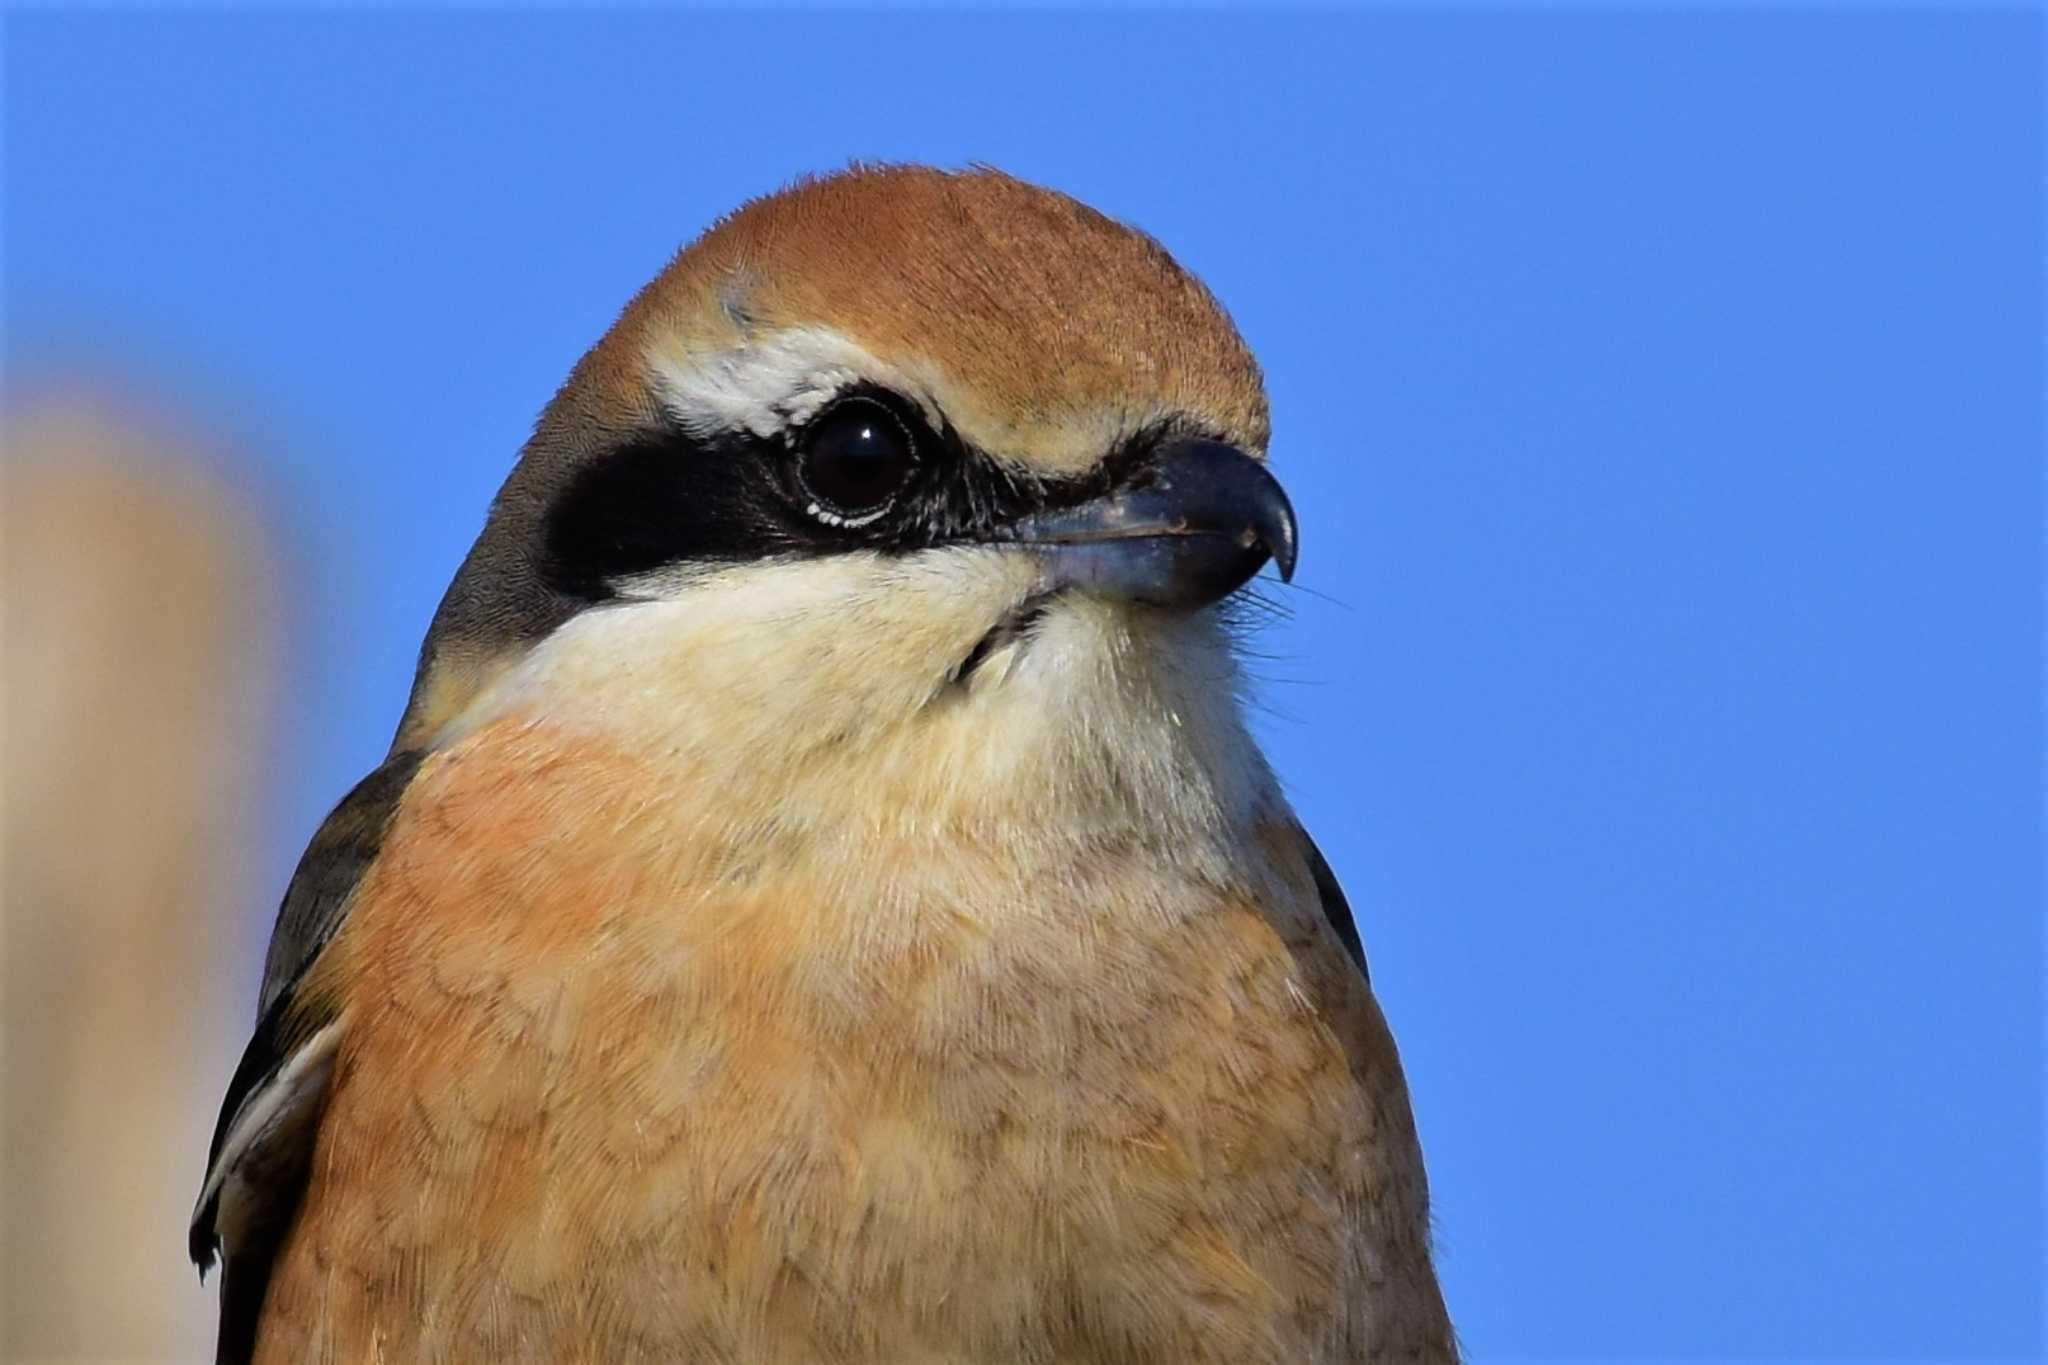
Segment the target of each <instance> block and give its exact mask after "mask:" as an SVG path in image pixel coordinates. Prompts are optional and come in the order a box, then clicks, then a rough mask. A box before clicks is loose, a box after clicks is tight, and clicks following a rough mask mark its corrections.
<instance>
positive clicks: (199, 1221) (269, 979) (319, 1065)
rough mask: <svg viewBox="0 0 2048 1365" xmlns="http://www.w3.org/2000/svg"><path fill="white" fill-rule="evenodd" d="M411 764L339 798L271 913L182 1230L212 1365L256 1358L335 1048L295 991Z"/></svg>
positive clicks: (313, 1009) (328, 1020)
mask: <svg viewBox="0 0 2048 1365" xmlns="http://www.w3.org/2000/svg"><path fill="white" fill-rule="evenodd" d="M421 757H422V755H421V754H419V753H417V752H408V753H403V754H396V755H393V756H392V757H391V758H389V759H387V760H386V761H385V762H384V763H383V765H382V766H380V767H379V768H378V769H377V770H376V771H375V772H373V773H371V774H370V775H369V776H368V777H366V778H364V779H363V780H362V781H361V782H359V783H357V784H356V786H355V789H354V790H353V791H351V792H350V793H349V794H348V795H347V796H345V797H343V798H342V801H341V804H340V805H338V806H336V807H335V808H334V811H333V813H332V814H330V815H329V816H328V817H327V819H326V820H325V821H324V822H323V823H322V824H321V826H320V829H319V830H318V832H316V833H315V834H314V836H313V841H312V843H311V844H310V845H308V846H307V849H306V852H305V854H304V856H303V857H301V858H300V860H299V866H298V870H297V871H296V872H294V873H293V874H292V880H291V885H290V886H289V887H288V888H287V889H286V891H285V896H284V904H283V905H282V906H281V907H280V908H279V910H278V916H277V927H276V929H275V930H273V931H272V934H271V939H270V951H269V953H268V955H267V957H266V959H265V962H264V971H263V989H262V994H261V1004H260V1007H259V1010H258V1019H257V1024H256V1031H255V1033H254V1035H253V1036H252V1037H251V1038H250V1039H249V1045H248V1047H247V1048H246V1049H244V1051H243V1053H242V1060H241V1063H240V1064H239V1065H238V1066H237V1067H236V1068H235V1074H234V1077H233V1079H231V1080H230V1081H229V1082H228V1090H227V1095H226V1097H225V1098H224V1099H223V1100H222V1102H221V1109H220V1119H219V1121H218V1122H217V1123H216V1125H215V1127H214V1130H213V1142H212V1145H211V1147H210V1148H209V1149H208V1151H207V1157H206V1167H207V1169H206V1178H205V1180H204V1182H203V1183H202V1184H201V1186H200V1191H199V1200H198V1203H197V1205H196V1207H195V1208H194V1209H193V1211H192V1224H191V1228H190V1232H189V1242H188V1246H189V1249H190V1251H191V1255H192V1260H193V1263H194V1264H195V1265H197V1266H198V1267H199V1272H200V1274H201V1275H204V1274H205V1273H206V1272H207V1270H209V1269H211V1268H212V1266H213V1263H214V1259H215V1257H216V1256H218V1257H219V1258H220V1259H221V1261H222V1262H223V1265H222V1271H221V1325H220V1339H219V1344H218V1346H217V1347H216V1354H215V1359H216V1360H217V1361H218V1362H220V1365H243V1363H245V1362H247V1361H249V1360H250V1359H251V1358H252V1357H253V1355H254V1353H255V1346H256V1326H257V1321H258V1318H259V1317H260V1316H261V1314H262V1310H263V1296H264V1294H265V1293H266V1291H267V1290H268V1288H269V1284H270V1267H271V1261H272V1259H273V1258H274V1257H275V1255H276V1253H277V1248H278V1246H279V1244H280V1243H281V1242H282V1241H283V1238H284V1235H285V1233H286V1232H287V1231H289V1230H290V1227H291V1220H292V1216H293V1215H294V1214H295V1213H296V1212H297V1210H298V1205H299V1199H300V1196H301V1195H302V1194H303V1193H304V1191H305V1186H306V1175H307V1172H308V1170H309V1168H310V1164H311V1160H312V1153H313V1139H314V1135H315V1134H316V1133H317V1132H318V1130H319V1124H320V1115H321V1113H322V1112H323V1111H324V1109H325V1107H326V1100H327V1086H328V1080H329V1078H330V1076H331V1075H332V1072H333V1067H334V1057H335V1054H336V1052H337V1051H338V1049H339V1047H340V1043H341V1034H342V1027H341V1024H340V1022H339V1021H338V1020H337V1019H335V1018H334V1017H333V1015H332V1014H331V1013H329V1012H327V1011H328V1010H329V1009H330V1008H331V1007H329V1006H326V1005H323V1004H319V1003H316V1002H312V1001H309V1000H306V999H303V998H302V997H301V993H300V990H299V987H300V984H301V983H302V982H303V981H304V979H305V976H306V971H307V969H308V968H309V967H311V966H312V964H313V963H314V961H315V960H316V959H317V958H318V957H319V956H320V952H321V950H322V949H323V948H325V947H326V946H327V944H328V942H329V941H330V940H332V939H333V937H334V934H335V931H336V930H338V929H339V928H340V927H341V923H342V921H343V920H344V919H346V918H347V915H348V911H349V907H350V905H351V903H352V902H353V900H354V897H355V891H356V887H357V886H358V885H359V884H360V883H361V881H362V879H363V874H364V873H365V872H367V871H368V870H369V868H370V866H371V864H373V863H374V862H375V861H376V859H377V853H378V851H379V849H381V848H382V846H383V842H384V835H385V832H386V830H387V829H389V827H390V824H391V818H392V816H393V815H394V814H395V813H396V811H397V809H398V803H399V800H400V799H401V798H402V797H403V796H404V794H405V790H406V788H407V786H408V785H410V783H411V782H412V778H413V775H414V774H415V773H416V772H418V771H419V765H420V760H421Z"/></svg>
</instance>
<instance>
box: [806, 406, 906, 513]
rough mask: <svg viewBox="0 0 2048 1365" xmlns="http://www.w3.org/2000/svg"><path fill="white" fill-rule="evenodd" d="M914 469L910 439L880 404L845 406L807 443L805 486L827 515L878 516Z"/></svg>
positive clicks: (808, 436)
mask: <svg viewBox="0 0 2048 1365" xmlns="http://www.w3.org/2000/svg"><path fill="white" fill-rule="evenodd" d="M914 464H915V457H914V456H913V454H912V453H911V449H910V437H909V435H908V433H906V432H905V431H904V430H903V425H902V423H901V422H899V421H898V420H897V418H896V415H895V414H894V413H892V412H890V411H889V410H888V409H887V408H885V407H883V406H882V405H881V404H880V403H873V402H865V401H858V400H856V401H851V402H845V403H841V404H840V405H839V406H838V407H836V408H834V409H832V410H831V411H830V412H828V413H826V414H825V415H824V416H823V417H821V418H819V419H818V421H817V422H816V424H814V425H813V426H812V428H811V430H810V431H809V432H808V433H806V435H805V437H804V445H803V466H802V467H803V478H804V484H805V486H806V487H808V488H809V489H810V491H811V492H812V493H813V494H814V495H816V496H817V497H818V498H819V499H820V500H821V501H822V502H823V503H825V504H827V506H826V508H825V510H827V511H837V512H853V513H859V512H871V511H873V510H874V509H876V508H878V507H880V506H882V505H883V504H885V503H887V502H888V501H889V499H891V498H893V497H894V496H896V494H897V493H898V492H899V491H900V490H901V489H902V487H903V485H904V484H905V483H906V482H908V481H909V479H910V473H911V469H912V468H913V466H914Z"/></svg>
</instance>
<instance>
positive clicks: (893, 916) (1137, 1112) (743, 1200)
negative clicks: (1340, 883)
mask: <svg viewBox="0 0 2048 1365" xmlns="http://www.w3.org/2000/svg"><path fill="white" fill-rule="evenodd" d="M673 787H674V778H673V777H672V776H671V777H667V778H663V779H660V780H657V777H656V775H655V774H654V772H653V771H652V770H650V769H649V768H647V767H645V766H643V765H641V764H640V763H639V762H637V761H636V760H635V759H634V758H632V757H631V756H629V755H627V754H624V753H622V752H618V751H616V750H609V749H606V748H604V747H602V745H601V744H599V743H597V742H594V741H593V740H591V739H590V738H589V737H588V736H587V735H579V736H577V737H575V738H573V739H572V738H570V737H568V736H567V735H565V734H562V733H558V732H551V731H549V730H548V729H546V728H543V727H539V726H536V725H534V724H532V723H530V722H527V721H522V720H517V719H508V720H503V721H500V722H497V723H496V724H494V725H493V726H491V727H490V728H487V729H485V730H483V731H482V732H480V733H478V734H477V735H474V736H472V737H471V738H470V739H468V740H466V741H464V742H462V743H461V744H459V745H457V746H455V747H454V748H452V749H450V750H448V751H447V752H445V753H442V754H440V755H437V756H435V757H434V758H431V759H430V760H429V761H428V763H427V765H426V766H425V767H424V768H423V769H422V770H421V773H420V776H419V778H418V779H417V781H416V783H415V785H414V787H413V788H412V790H411V791H410V792H409V793H408V794H407V796H406V799H405V801H404V804H403V806H402V807H401V810H400V812H399V814H398V816H397V818H396V821H395V823H394V825H393V826H392V830H391V834H390V837H389V839H388V841H387V843H386V845H385V850H384V853H383V856H382V857H381V859H380V860H379V862H378V864H377V866H376V867H375V869H374V870H373V871H372V873H371V874H370V876H369V877H368V879H367V880H366V881H365V883H364V884H363V887H362V889H361V892H360V897H359V900H358V902H357V905H356V908H355V910H354V912H353V914H352V915H351V916H350V918H349V920H348V921H347V923H346V925H345V927H344V929H343V931H342V935H341V937H340V938H338V939H337V940H336V942H335V943H334V945H333V946H332V948H331V949H330V951H329V952H328V954H327V955H326V957H325V959H324V960H323V961H322V963H321V965H320V968H319V972H320V975H321V978H322V981H323V982H325V983H329V984H328V985H327V986H326V988H327V989H329V990H333V991H338V992H339V1002H340V1006H341V1008H342V1009H343V1011H344V1012H345V1017H346V1020H347V1024H346V1040H345V1042H344V1045H343V1051H342V1054H341V1058H340V1061H339V1064H338V1069H337V1073H336V1078H335V1085H334V1091H333V1096H332V1100H331V1103H330V1107H329V1109H328V1112H327V1115H326V1119H325V1122H324V1124H323V1126H322V1129H321V1132H320V1136H319V1145H318V1150H317V1154H316V1157H315V1161H314V1169H313V1175H312V1180H311V1183H310V1187H309V1189H308V1192H307V1195H306V1200H305V1203H304V1205H303V1207H302V1210H301V1214H300V1217H299V1220H298V1222H297V1224H296V1226H295V1228H294V1230H293V1233H292V1235H291V1237H290V1239H289V1241H288V1242H287V1244H286V1246H285V1248H284V1249H283V1251H282V1252H281V1253H280V1256H279V1259H278V1264H277V1269H276V1274H275V1278H274V1280H273V1282H272V1286H271V1292H270V1297H269V1300H268V1303H267V1307H266V1310H265V1318H266V1326H265V1332H264V1335H263V1337H262V1342H263V1345H262V1349H261V1352H260V1357H259V1358H260V1359H262V1360H264V1361H271V1362H285V1361H292V1362H296V1361H313V1360H330V1359H332V1360H349V1361H354V1360H369V1359H379V1358H382V1359H403V1360H411V1359H464V1360H549V1361H555V1360H561V1361H569V1360H583V1361H606V1362H610V1361H629V1360H655V1359H660V1360H682V1361H689V1360H717V1361H798V1360H818V1361H872V1362H899V1361H904V1362H907V1361H926V1360H929V1361H938V1360H946V1361H967V1360H992V1361H993V1360H1001V1361H1022V1360H1030V1361H1053V1360H1064V1361H1161V1362H1165V1361H1210V1360H1214V1361H1223V1360H1229V1361H1262V1360H1270V1361H1282V1360H1287V1361H1295V1360H1308V1359H1318V1358H1331V1359H1356V1358H1362V1357H1365V1356H1367V1355H1371V1356H1372V1357H1373V1358H1375V1359H1380V1358H1384V1359H1402V1360H1405V1359H1429V1360H1436V1359H1447V1358H1448V1352H1449V1349H1450V1347H1449V1338H1448V1328H1444V1327H1441V1324H1442V1312H1441V1306H1440V1305H1435V1306H1434V1307H1433V1309H1432V1307H1431V1305H1432V1304H1433V1303H1434V1300H1435V1296H1436V1290H1435V1287H1434V1282H1433V1280H1432V1278H1431V1276H1430V1272H1429V1269H1428V1265H1427V1259H1426V1257H1427V1250H1426V1231H1425V1229H1424V1227H1423V1225H1422V1224H1423V1217H1422V1213H1421V1209H1422V1203H1423V1194H1422V1183H1421V1167H1420V1162H1419V1159H1418V1157H1417V1155H1416V1152H1415V1146H1414V1138H1413V1134H1412V1132H1411V1131H1410V1128H1409V1119H1408V1116H1407V1115H1408V1109H1407V1098H1406V1095H1405V1094H1404V1093H1403V1091H1402V1086H1401V1081H1400V1077H1399V1071H1398V1064H1397V1062H1396V1060H1395V1057H1394V1053H1393V1045H1392V1042H1391V1040H1390V1039H1389V1038H1388V1036H1387V1034H1386V1030H1385V1026H1384V1024H1383V1023H1382V1022H1381V1019H1380V1016H1379V1012H1378V1010H1377V1008H1376V1007H1375V1006H1374V1004H1373V1003H1372V1000H1371V997H1370V994H1369V992H1368V991H1367V989H1366V987H1365V985H1364V983H1363V982H1361V981H1358V980H1357V979H1356V978H1355V975H1354V974H1353V973H1352V972H1351V969H1350V968H1349V966H1348V964H1346V963H1345V962H1344V961H1343V959H1342V957H1341V954H1340V953H1339V952H1338V950H1337V949H1336V948H1335V946H1334V943H1333V942H1332V941H1331V940H1330V939H1329V937H1328V931H1327V929H1326V928H1325V927H1324V926H1323V925H1322V924H1321V922H1320V920H1319V918H1318V912H1317V909H1316V901H1315V894H1314V890H1313V887H1312V885H1311V884H1310V882H1309V878H1308V874H1307V872H1306V870H1305V869H1304V868H1303V867H1302V865H1301V849H1300V845H1299V843H1298V842H1297V841H1296V839H1295V836H1293V835H1292V834H1291V833H1289V832H1287V831H1284V830H1282V829H1279V828H1277V827H1276V828H1272V829H1268V830H1266V831H1263V832H1262V835H1261V837H1260V838H1258V839H1257V840H1255V841H1254V843H1255V844H1256V846H1257V853H1256V856H1258V857H1263V858H1267V859H1270V860H1272V867H1271V868H1270V869H1269V871H1271V872H1272V876H1270V877H1269V879H1268V884H1269V885H1282V886H1285V887H1287V888H1289V889H1290V890H1291V891H1293V892H1294V893H1296V894H1294V895H1292V896H1290V897H1288V900H1289V903H1288V904H1286V905H1275V906H1260V905H1256V904H1253V903H1252V902H1251V900H1250V898H1249V896H1248V895H1246V894H1238V893H1235V892H1231V891H1228V890H1216V891H1212V892H1210V893H1208V899H1207V900H1206V902H1203V903H1197V904H1193V905H1191V906H1189V907H1186V910H1187V912H1186V913H1181V914H1171V913H1138V912H1136V911H1134V910H1132V909H1131V906H1130V905H1125V904H1123V903H1122V901H1123V898H1124V897H1125V895H1126V894H1128V895H1129V897H1131V898H1132V899H1131V905H1138V904H1150V903H1151V902H1149V901H1146V900H1145V899H1144V897H1145V893H1144V892H1143V890H1142V885H1143V883H1144V882H1145V880H1146V879H1147V878H1148V877H1150V878H1152V879H1153V880H1155V881H1156V877H1157V871H1156V868H1142V867H1133V868H1132V869H1131V870H1130V871H1128V872H1127V873H1126V872H1119V871H1117V870H1114V869H1113V868H1112V869H1111V870H1107V871H1105V870H1103V869H1102V868H1096V869H1094V870H1092V871H1088V872H1086V873H1085V874H1084V873H1082V872H1081V871H1080V870H1079V869H1077V870H1076V873H1075V876H1074V877H1073V878H1072V879H1071V880H1050V881H1048V882H1047V883H1046V884H1045V885H1043V886H1042V887H1034V888H1032V889H1031V894H1032V895H1033V896H1035V897H1036V901H1035V903H1036V904H1037V906H1038V907H1039V910H1038V913H1036V914H1034V915H1031V916H1028V917H1019V922H1017V923H1015V924H1011V923H1008V922H1003V923H990V922H989V921H987V920H986V919H985V918H981V917H977V916H976V915H975V914H974V913H972V911H971V907H965V906H961V905H954V904H948V903H942V902H941V901H940V900H939V899H938V898H937V897H936V896H932V897H926V898H922V899H921V898H920V895H919V893H918V892H917V891H916V890H915V888H916V887H918V886H919V885H920V884H922V883H921V882H920V879H919V877H918V876H917V875H916V872H917V868H918V865H919V863H920V861H921V860H927V859H934V858H940V857H943V858H945V859H948V860H949V862H950V863H951V864H952V865H954V866H955V868H956V870H957V865H958V864H960V863H961V862H963V861H967V862H973V861H975V860H979V861H980V862H981V863H983V864H984V865H985V866H984V867H983V868H982V871H983V873H984V874H985V877H984V880H985V881H986V883H987V884H990V885H1001V884H1003V882H1004V879H1005V878H1006V877H1010V876H1012V871H1011V869H1009V868H1008V867H1007V866H1006V863H1005V854H1004V850H1003V849H1001V848H1000V847H996V846H993V845H977V844H976V843H975V842H974V838H973V836H972V834H971V833H969V832H965V831H963V832H962V833H961V834H960V837H959V838H958V839H957V840H951V841H948V842H947V843H946V844H945V845H944V846H943V847H940V846H929V847H916V846H912V845H909V844H906V845H905V846H904V847H903V848H902V849H901V850H900V862H901V864H902V866H903V867H904V869H905V871H904V875H903V877H902V878H901V879H900V880H895V881H892V883H891V884H889V885H884V886H879V887H877V888H875V889H874V891H873V894H872V895H871V896H849V895H848V894H846V893H845V891H844V889H843V888H835V887H834V886H831V885H827V884H822V883H821V882H820V881H819V880H818V874H817V873H816V872H814V871H809V870H807V869H810V868H811V867H813V866H814V864H815V863H816V861H817V860H815V859H809V858H805V857H801V856H799V857H790V856H787V852H786V851H785V852H784V853H780V854H777V855H776V856H773V857H769V856H763V857H760V858H750V857H748V856H747V855H746V852H745V850H734V849H730V848H728V849H707V848H690V847H679V846H673V845H671V844H667V843H664V842H663V837H662V835H661V833H660V831H662V830H664V829H666V828H673V827H675V826H674V823H673V821H672V820H671V819H670V815H671V813H672V810H673V804H674V802H675V801H676V800H677V799H678V798H677V797H676V796H675V795H674V794H673ZM892 852H893V851H892ZM884 861H889V860H884ZM1111 861H1112V862H1113V861H1114V860H1113V859H1112V860H1111ZM1126 882H1127V883H1128V885H1126ZM1190 894H1193V893H1192V892H1190ZM1153 899H1154V900H1156V892H1155V893H1153ZM876 916H888V917H890V920H891V923H892V924H895V925H898V926H903V927H901V929H900V931H899V932H892V933H889V934H875V933H872V932H869V930H870V928H871V926H872V922H873V918H874V917H876ZM1347 1053H1348V1055H1349V1058H1350V1060H1347ZM1404 1286H1405V1288H1404ZM1368 1288H1369V1289H1370V1291H1371V1292H1370V1294H1368V1293H1367V1292H1366V1291H1367V1290H1368ZM1410 1292H1412V1293H1413V1294H1414V1295H1416V1296H1421V1297H1418V1298H1417V1299H1416V1300H1415V1301H1413V1306H1414V1307H1415V1308H1418V1309H1420V1310H1421V1311H1410V1312H1405V1313H1400V1314H1396V1315H1393V1317H1394V1319H1395V1320H1397V1321H1402V1322H1405V1323H1407V1324H1409V1325H1407V1326H1404V1327H1402V1328H1400V1329H1399V1330H1400V1331H1402V1332H1408V1333H1412V1332H1414V1331H1415V1330H1416V1328H1415V1327H1414V1326H1413V1324H1414V1323H1416V1322H1422V1323H1425V1324H1427V1323H1431V1322H1434V1323H1435V1324H1438V1325H1439V1326H1438V1327H1437V1328H1433V1329H1429V1330H1428V1331H1427V1333H1426V1338H1417V1339H1388V1337H1387V1335H1386V1332H1387V1331H1388V1330H1389V1324H1388V1322H1387V1320H1386V1319H1385V1318H1382V1320H1381V1321H1380V1322H1378V1323H1375V1322H1371V1321H1365V1320H1363V1318H1362V1316H1361V1313H1360V1310H1359V1309H1358V1308H1357V1306H1356V1305H1357V1303H1358V1302H1359V1301H1361V1300H1363V1299H1367V1298H1375V1299H1377V1300H1378V1301H1381V1302H1386V1301H1389V1296H1392V1298H1393V1299H1394V1300H1400V1299H1405V1297H1406V1295H1407V1294H1408V1293H1410ZM1425 1298H1426V1300H1427V1301H1428V1302H1425V1301H1424V1299H1425Z"/></svg>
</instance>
